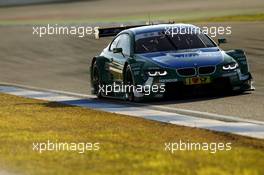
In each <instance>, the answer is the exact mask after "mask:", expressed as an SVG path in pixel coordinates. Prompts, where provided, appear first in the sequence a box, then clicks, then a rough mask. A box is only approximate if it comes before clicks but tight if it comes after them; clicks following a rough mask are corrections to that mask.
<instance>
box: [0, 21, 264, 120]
mask: <svg viewBox="0 0 264 175" xmlns="http://www.w3.org/2000/svg"><path fill="white" fill-rule="evenodd" d="M200 25H203V24H200ZM211 25H213V24H211ZM223 25H225V26H227V25H228V26H231V27H232V35H231V36H228V37H227V39H228V40H229V44H226V45H225V46H223V48H224V49H225V50H228V49H234V48H243V49H245V51H246V53H247V56H248V59H249V63H250V67H251V72H252V73H253V76H254V81H255V87H256V91H254V92H252V93H245V94H242V95H232V96H230V95H229V96H206V97H188V98H181V99H173V100H163V101H160V102H149V103H148V105H150V106H155V105H157V106H162V107H169V108H171V109H173V108H181V109H188V110H195V111H202V112H210V113H216V114H222V115H229V116H236V117H241V118H247V119H254V120H260V121H264V116H263V114H264V76H263V74H264V62H263V56H264V51H263V49H264V46H263V41H264V34H263V30H264V23H263V22H250V23H232V24H230V23H224V24H223ZM0 38H1V42H0V82H7V83H16V84H22V85H29V86H34V87H40V88H46V89H55V90H63V91H69V92H75V93H81V94H90V84H89V64H90V62H91V58H92V57H93V56H94V55H97V54H98V53H100V51H101V50H102V49H103V48H104V47H105V46H106V45H107V44H108V42H109V41H110V40H111V38H104V39H101V40H94V39H93V38H92V37H86V38H78V37H67V36H46V37H43V38H39V37H37V36H33V35H32V27H31V26H1V27H0Z"/></svg>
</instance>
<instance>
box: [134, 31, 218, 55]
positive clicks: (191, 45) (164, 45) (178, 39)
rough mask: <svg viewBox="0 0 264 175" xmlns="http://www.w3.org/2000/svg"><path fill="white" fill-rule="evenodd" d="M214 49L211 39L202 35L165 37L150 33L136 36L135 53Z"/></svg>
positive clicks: (159, 33)
mask: <svg viewBox="0 0 264 175" xmlns="http://www.w3.org/2000/svg"><path fill="white" fill-rule="evenodd" d="M207 47H216V45H215V44H214V43H213V42H212V41H211V39H210V38H209V37H208V36H207V35H205V34H202V33H197V34H196V33H195V34H177V35H173V36H172V35H165V34H163V33H161V32H150V33H144V34H139V35H137V36H136V41H135V53H149V52H161V51H174V50H185V49H197V48H207Z"/></svg>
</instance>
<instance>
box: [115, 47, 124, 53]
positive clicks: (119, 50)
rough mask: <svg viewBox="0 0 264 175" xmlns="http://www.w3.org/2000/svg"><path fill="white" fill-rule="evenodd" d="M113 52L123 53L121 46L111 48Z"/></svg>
mask: <svg viewBox="0 0 264 175" xmlns="http://www.w3.org/2000/svg"><path fill="white" fill-rule="evenodd" d="M113 53H123V49H122V48H113Z"/></svg>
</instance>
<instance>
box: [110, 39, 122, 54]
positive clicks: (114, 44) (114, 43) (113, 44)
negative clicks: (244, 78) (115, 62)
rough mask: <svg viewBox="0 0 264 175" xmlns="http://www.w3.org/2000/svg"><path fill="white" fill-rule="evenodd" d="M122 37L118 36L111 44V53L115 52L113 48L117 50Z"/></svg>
mask: <svg viewBox="0 0 264 175" xmlns="http://www.w3.org/2000/svg"><path fill="white" fill-rule="evenodd" d="M120 37H121V36H118V37H117V38H115V40H114V41H113V42H112V43H111V46H110V50H111V51H112V50H113V48H116V46H117V44H118V42H119V40H120Z"/></svg>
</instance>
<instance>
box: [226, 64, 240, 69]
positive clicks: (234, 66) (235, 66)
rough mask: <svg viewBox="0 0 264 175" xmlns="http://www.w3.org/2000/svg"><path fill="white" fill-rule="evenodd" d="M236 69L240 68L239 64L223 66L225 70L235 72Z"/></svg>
mask: <svg viewBox="0 0 264 175" xmlns="http://www.w3.org/2000/svg"><path fill="white" fill-rule="evenodd" d="M236 68H238V64H237V63H229V64H226V65H223V70H235V69H236Z"/></svg>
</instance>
